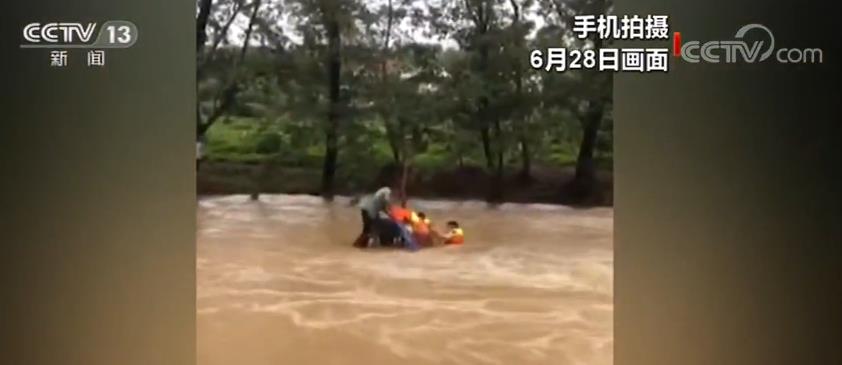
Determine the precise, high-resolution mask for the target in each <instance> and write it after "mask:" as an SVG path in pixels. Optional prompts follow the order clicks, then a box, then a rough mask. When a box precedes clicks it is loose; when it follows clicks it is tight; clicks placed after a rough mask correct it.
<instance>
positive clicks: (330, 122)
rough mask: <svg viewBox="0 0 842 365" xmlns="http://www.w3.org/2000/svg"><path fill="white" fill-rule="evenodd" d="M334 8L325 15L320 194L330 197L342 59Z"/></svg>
mask: <svg viewBox="0 0 842 365" xmlns="http://www.w3.org/2000/svg"><path fill="white" fill-rule="evenodd" d="M335 11H336V10H335V9H331V10H329V12H327V13H326V15H327V18H328V19H327V36H328V60H327V73H328V93H329V102H330V107H329V108H328V115H327V126H326V128H325V159H324V166H323V168H322V195H323V196H324V197H325V198H328V199H331V198H333V194H334V190H333V189H334V186H333V183H334V177H335V176H336V164H337V159H338V155H339V146H338V140H339V135H338V134H339V131H338V129H339V117H340V115H339V112H340V111H339V106H340V101H339V99H340V95H339V85H340V72H341V70H342V61H341V59H340V47H341V42H342V39H341V35H340V33H339V21H338V20H337V19H336V14H335Z"/></svg>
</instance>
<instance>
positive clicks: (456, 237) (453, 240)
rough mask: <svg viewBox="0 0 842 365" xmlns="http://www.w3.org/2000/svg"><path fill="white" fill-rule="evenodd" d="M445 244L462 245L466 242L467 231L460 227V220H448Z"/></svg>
mask: <svg viewBox="0 0 842 365" xmlns="http://www.w3.org/2000/svg"><path fill="white" fill-rule="evenodd" d="M443 238H444V244H445V245H461V244H463V243H465V233H464V232H463V231H462V228H461V227H459V222H457V221H450V222H447V233H445V234H444V236H443Z"/></svg>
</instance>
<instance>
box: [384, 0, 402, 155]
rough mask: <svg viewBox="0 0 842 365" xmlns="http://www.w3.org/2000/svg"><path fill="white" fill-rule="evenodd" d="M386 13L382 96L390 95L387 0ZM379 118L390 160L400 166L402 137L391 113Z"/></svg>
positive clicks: (391, 16)
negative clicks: (390, 156)
mask: <svg viewBox="0 0 842 365" xmlns="http://www.w3.org/2000/svg"><path fill="white" fill-rule="evenodd" d="M388 9H389V10H388V12H387V18H386V30H385V34H384V35H383V48H382V50H381V60H380V82H381V87H382V88H383V95H390V94H389V92H388V89H389V84H388V79H387V77H388V70H387V68H386V64H387V63H388V62H389V40H390V39H391V36H392V20H393V17H394V9H393V8H392V0H389V3H388ZM391 107H392V105H389V106H386V105H383V106H382V110H385V109H386V108H391ZM381 117H382V118H383V124H384V125H385V127H386V139H388V142H389V148H390V149H391V150H392V158H394V160H395V163H396V164H400V162H401V158H402V156H401V143H400V142H401V141H400V139H403V136H399V135H398V134H397V133H396V132H395V128H394V126H393V125H392V119H391V117H392V112H391V111H389V112H383V113H382V115H381Z"/></svg>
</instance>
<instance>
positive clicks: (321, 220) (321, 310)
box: [197, 196, 613, 365]
mask: <svg viewBox="0 0 842 365" xmlns="http://www.w3.org/2000/svg"><path fill="white" fill-rule="evenodd" d="M242 198H243V197H236V198H234V197H224V198H214V199H209V200H203V201H201V202H200V217H201V218H202V220H201V222H200V230H199V233H198V234H199V247H198V250H199V258H198V259H197V268H198V273H197V274H198V277H199V282H198V283H197V313H198V314H199V315H200V317H199V318H200V320H202V321H206V320H212V319H213V318H218V317H220V316H222V317H224V318H239V316H241V315H246V314H248V315H251V316H267V318H285V319H286V320H288V321H290V323H292V325H293V326H295V327H296V328H300V329H302V331H305V330H307V331H338V332H341V333H346V334H349V335H352V336H356V337H359V338H361V339H363V340H365V341H370V342H373V343H376V344H378V346H380V347H381V348H383V349H387V350H388V351H390V352H391V353H393V354H395V355H397V356H399V357H401V358H404V359H416V360H419V361H422V360H423V361H427V362H429V363H454V364H461V363H464V364H513V363H516V364H558V363H569V364H589V365H601V364H605V365H607V364H610V363H611V362H610V361H611V360H612V359H613V358H612V356H613V351H612V346H613V328H612V323H613V305H612V297H613V253H612V248H611V246H612V245H611V235H612V227H611V225H612V224H611V219H612V217H611V213H610V210H575V209H571V208H566V207H557V206H535V205H503V206H502V207H498V208H497V209H487V208H486V205H485V204H484V203H481V202H469V203H455V202H426V201H422V202H418V204H417V206H419V207H421V208H423V209H425V210H427V211H428V212H429V213H428V215H430V216H431V217H432V218H433V219H441V220H442V221H444V220H446V219H450V217H455V218H456V219H458V220H460V222H463V226H465V227H466V228H468V235H467V237H468V242H467V243H466V244H465V245H462V246H461V247H437V248H432V249H425V250H421V251H419V252H415V253H410V252H405V251H393V250H378V251H361V250H357V249H353V248H350V247H349V241H350V239H351V238H347V240H348V242H343V241H342V240H343V239H346V238H344V237H351V236H353V235H354V234H356V233H357V232H358V227H356V226H354V225H356V224H358V219H359V218H358V215H359V213H358V210H356V208H355V207H353V206H347V205H345V204H342V205H339V206H337V205H328V204H325V203H324V202H322V201H321V199H320V198H318V197H308V196H305V197H288V196H268V197H266V198H265V200H264V198H263V197H261V199H262V200H264V201H261V202H259V203H255V202H247V201H246V202H244V201H243V199H242ZM438 217H441V218H438ZM349 225H350V226H349ZM337 237H338V238H337ZM214 323H217V322H214ZM225 323H230V324H226V325H229V326H236V325H237V323H238V322H237V321H236V320H232V321H226V322H225ZM222 332H225V331H222ZM199 336H200V338H201V337H202V336H203V334H201V333H200V334H199ZM255 336H258V337H263V336H295V333H274V334H273V333H270V334H266V333H261V334H255ZM419 339H424V340H423V341H420V342H419ZM231 351H237V350H236V348H232V349H231Z"/></svg>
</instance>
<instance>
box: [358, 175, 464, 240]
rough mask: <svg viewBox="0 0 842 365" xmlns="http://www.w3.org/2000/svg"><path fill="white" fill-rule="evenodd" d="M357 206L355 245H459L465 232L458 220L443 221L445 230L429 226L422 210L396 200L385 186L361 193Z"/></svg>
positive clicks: (429, 222)
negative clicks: (358, 231)
mask: <svg viewBox="0 0 842 365" xmlns="http://www.w3.org/2000/svg"><path fill="white" fill-rule="evenodd" d="M359 208H360V214H361V216H362V226H363V229H362V233H361V234H360V236H359V237H358V238H357V240H356V241H354V246H355V247H359V248H367V247H376V246H385V247H403V248H407V249H410V250H417V249H420V248H423V247H431V246H434V245H437V244H445V245H459V244H462V243H464V242H465V233H464V231H463V230H462V228H461V227H460V226H459V222H456V221H449V222H447V230H446V231H445V232H444V233H440V232H439V231H437V230H435V229H434V228H433V225H432V222H431V221H430V219H429V218H427V215H426V214H425V213H424V212H415V211H412V210H410V209H407V208H406V207H403V206H401V205H399V204H396V202H395V201H394V200H393V197H392V191H391V189H389V188H388V187H383V188H380V189H379V190H377V192H375V193H374V194H372V195H369V196H366V197H363V198H362V199H361V200H360V203H359Z"/></svg>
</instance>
